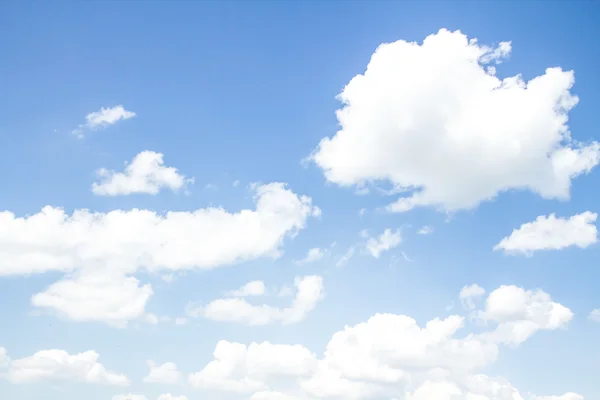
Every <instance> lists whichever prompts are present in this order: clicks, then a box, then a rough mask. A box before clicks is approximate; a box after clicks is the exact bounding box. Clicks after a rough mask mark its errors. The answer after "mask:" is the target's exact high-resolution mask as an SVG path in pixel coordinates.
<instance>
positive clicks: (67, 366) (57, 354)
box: [7, 350, 129, 386]
mask: <svg viewBox="0 0 600 400" xmlns="http://www.w3.org/2000/svg"><path fill="white" fill-rule="evenodd" d="M99 357H100V356H99V355H98V353H96V352H95V351H86V352H83V353H78V354H73V355H71V354H69V353H67V352H66V351H64V350H42V351H38V352H37V353H35V354H34V355H32V356H30V357H25V358H20V359H17V360H13V361H11V362H10V367H9V370H8V373H7V377H8V380H9V381H10V382H12V383H32V382H39V381H72V382H82V383H90V384H102V385H113V386H127V385H129V379H128V378H127V377H126V376H125V375H123V374H119V373H116V372H112V371H109V370H107V369H106V368H104V366H103V365H102V364H100V363H98V359H99Z"/></svg>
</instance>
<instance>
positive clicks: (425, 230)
mask: <svg viewBox="0 0 600 400" xmlns="http://www.w3.org/2000/svg"><path fill="white" fill-rule="evenodd" d="M417 233H418V234H419V235H430V234H432V233H433V227H432V226H429V225H423V226H422V227H421V228H419V231H418V232H417Z"/></svg>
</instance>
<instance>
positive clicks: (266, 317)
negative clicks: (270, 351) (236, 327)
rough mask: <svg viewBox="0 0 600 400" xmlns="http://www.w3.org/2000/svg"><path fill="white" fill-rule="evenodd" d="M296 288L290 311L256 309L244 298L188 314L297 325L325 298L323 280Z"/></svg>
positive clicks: (299, 281)
mask: <svg viewBox="0 0 600 400" xmlns="http://www.w3.org/2000/svg"><path fill="white" fill-rule="evenodd" d="M294 286H295V287H296V296H295V297H294V300H293V301H292V304H291V305H290V306H288V307H283V308H280V307H275V306H270V305H267V304H262V305H253V304H250V303H249V302H248V301H246V300H245V299H243V298H223V299H217V300H213V301H211V302H210V303H208V304H207V305H206V306H194V305H190V306H189V307H188V310H187V312H188V314H189V315H190V316H193V317H200V316H202V317H204V318H208V319H212V320H215V321H224V322H236V323H241V324H246V325H268V324H275V323H280V324H295V323H298V322H300V321H302V320H304V319H305V318H306V316H307V315H308V314H309V313H310V312H311V311H312V310H313V309H314V308H315V307H316V305H317V303H318V302H319V301H320V300H321V299H322V298H323V296H324V292H323V278H322V277H320V276H314V275H313V276H305V277H302V278H296V279H295V281H294Z"/></svg>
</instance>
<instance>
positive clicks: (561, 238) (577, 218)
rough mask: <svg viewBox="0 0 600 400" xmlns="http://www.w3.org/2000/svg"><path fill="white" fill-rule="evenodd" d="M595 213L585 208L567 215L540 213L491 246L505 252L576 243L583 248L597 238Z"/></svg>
mask: <svg viewBox="0 0 600 400" xmlns="http://www.w3.org/2000/svg"><path fill="white" fill-rule="evenodd" d="M597 217H598V214H596V213H592V212H590V211H586V212H584V213H581V214H577V215H573V216H572V217H569V218H557V217H556V215H554V214H550V215H549V216H547V217H546V216H545V215H540V216H539V217H537V218H536V220H535V221H533V222H527V223H525V224H523V225H521V227H519V229H515V230H513V232H512V233H511V234H510V236H507V237H505V238H504V239H502V240H501V241H500V243H498V244H497V245H496V246H494V250H503V251H504V252H505V253H508V254H519V253H521V254H532V253H533V252H535V251H539V250H561V249H564V248H566V247H571V246H577V247H579V248H582V249H584V248H586V247H588V246H591V245H592V244H594V243H596V242H597V241H598V229H597V228H596V224H595V222H596V219H597Z"/></svg>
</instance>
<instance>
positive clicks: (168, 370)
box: [143, 360, 181, 385]
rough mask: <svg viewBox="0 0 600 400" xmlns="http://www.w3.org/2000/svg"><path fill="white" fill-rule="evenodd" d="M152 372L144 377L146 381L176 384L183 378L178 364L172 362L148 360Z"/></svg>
mask: <svg viewBox="0 0 600 400" xmlns="http://www.w3.org/2000/svg"><path fill="white" fill-rule="evenodd" d="M147 364H148V368H149V369H150V372H148V375H147V376H146V377H144V379H143V381H144V382H146V383H161V384H163V385H175V384H177V383H179V381H180V380H181V372H179V370H178V369H177V365H176V364H175V363H172V362H166V363H164V364H160V365H158V364H156V363H155V362H154V361H152V360H148V361H147Z"/></svg>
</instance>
